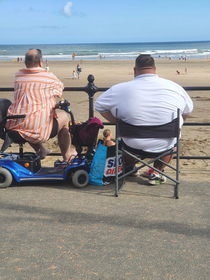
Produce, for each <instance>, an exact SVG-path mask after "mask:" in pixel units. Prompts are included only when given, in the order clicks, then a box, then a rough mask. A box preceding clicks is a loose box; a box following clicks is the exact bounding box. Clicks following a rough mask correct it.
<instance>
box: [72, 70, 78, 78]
mask: <svg viewBox="0 0 210 280" xmlns="http://www.w3.org/2000/svg"><path fill="white" fill-rule="evenodd" d="M76 78H77V76H76V72H75V70H73V72H72V80H75V79H76Z"/></svg>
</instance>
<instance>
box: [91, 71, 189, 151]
mask: <svg viewBox="0 0 210 280" xmlns="http://www.w3.org/2000/svg"><path fill="white" fill-rule="evenodd" d="M116 108H118V117H119V118H120V119H122V120H123V121H125V122H127V123H130V124H133V125H161V124H165V123H168V122H170V121H172V120H173V119H174V118H176V114H177V109H178V108H179V109H180V113H181V115H187V114H189V113H191V112H192V110H193V102H192V100H191V98H190V97H189V95H188V94H187V92H186V91H185V90H184V89H183V88H182V87H181V86H179V85H178V84H176V83H174V82H172V81H170V80H166V79H163V78H159V77H158V75H156V74H144V75H139V76H137V77H135V78H134V79H133V80H132V81H130V82H126V83H121V84H117V85H115V86H113V87H111V88H110V89H108V90H107V91H105V92H104V93H103V94H102V95H100V96H99V97H98V98H97V100H96V102H95V109H96V111H99V112H106V111H110V112H111V113H112V115H113V116H115V115H116ZM180 122H181V124H180V125H181V126H182V125H183V119H182V117H181V119H180ZM123 141H124V142H125V143H126V144H127V145H128V146H129V147H132V148H135V149H141V150H144V151H147V152H153V153H159V152H163V151H165V150H167V149H170V148H172V147H173V146H174V144H175V139H173V138H165V139H164V138H163V139H154V138H151V139H132V138H131V139H130V138H123Z"/></svg>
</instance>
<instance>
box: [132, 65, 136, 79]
mask: <svg viewBox="0 0 210 280" xmlns="http://www.w3.org/2000/svg"><path fill="white" fill-rule="evenodd" d="M133 72H134V77H136V67H134V68H133Z"/></svg>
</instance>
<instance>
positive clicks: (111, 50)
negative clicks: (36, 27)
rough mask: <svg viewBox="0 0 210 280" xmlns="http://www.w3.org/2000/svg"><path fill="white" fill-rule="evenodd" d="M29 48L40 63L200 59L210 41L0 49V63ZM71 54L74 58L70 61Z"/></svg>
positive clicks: (208, 50) (207, 51) (209, 50)
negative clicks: (40, 55) (37, 52)
mask: <svg viewBox="0 0 210 280" xmlns="http://www.w3.org/2000/svg"><path fill="white" fill-rule="evenodd" d="M30 48H39V49H41V50H42V53H43V59H44V60H72V59H74V60H97V59H106V60H115V59H116V60H127V59H135V58H136V57H137V56H138V55H139V54H141V53H144V54H145V53H147V54H151V55H152V56H153V57H154V58H168V59H180V58H187V59H200V58H201V59H202V58H207V56H210V41H192V42H162V43H161V42H157V43H155V42H154V43H94V44H91V43H90V44H33V45H32V44H30V45H19V44H18V45H16V44H14V45H0V60H14V59H17V58H18V57H19V58H24V56H25V53H26V52H27V51H28V50H29V49H30ZM73 54H74V55H75V57H74V58H73Z"/></svg>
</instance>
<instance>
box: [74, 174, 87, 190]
mask: <svg viewBox="0 0 210 280" xmlns="http://www.w3.org/2000/svg"><path fill="white" fill-rule="evenodd" d="M88 182H89V175H88V173H87V171H85V170H77V171H76V172H75V173H74V174H73V176H72V183H73V184H74V186H75V187H76V188H84V187H86V186H87V184H88Z"/></svg>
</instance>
